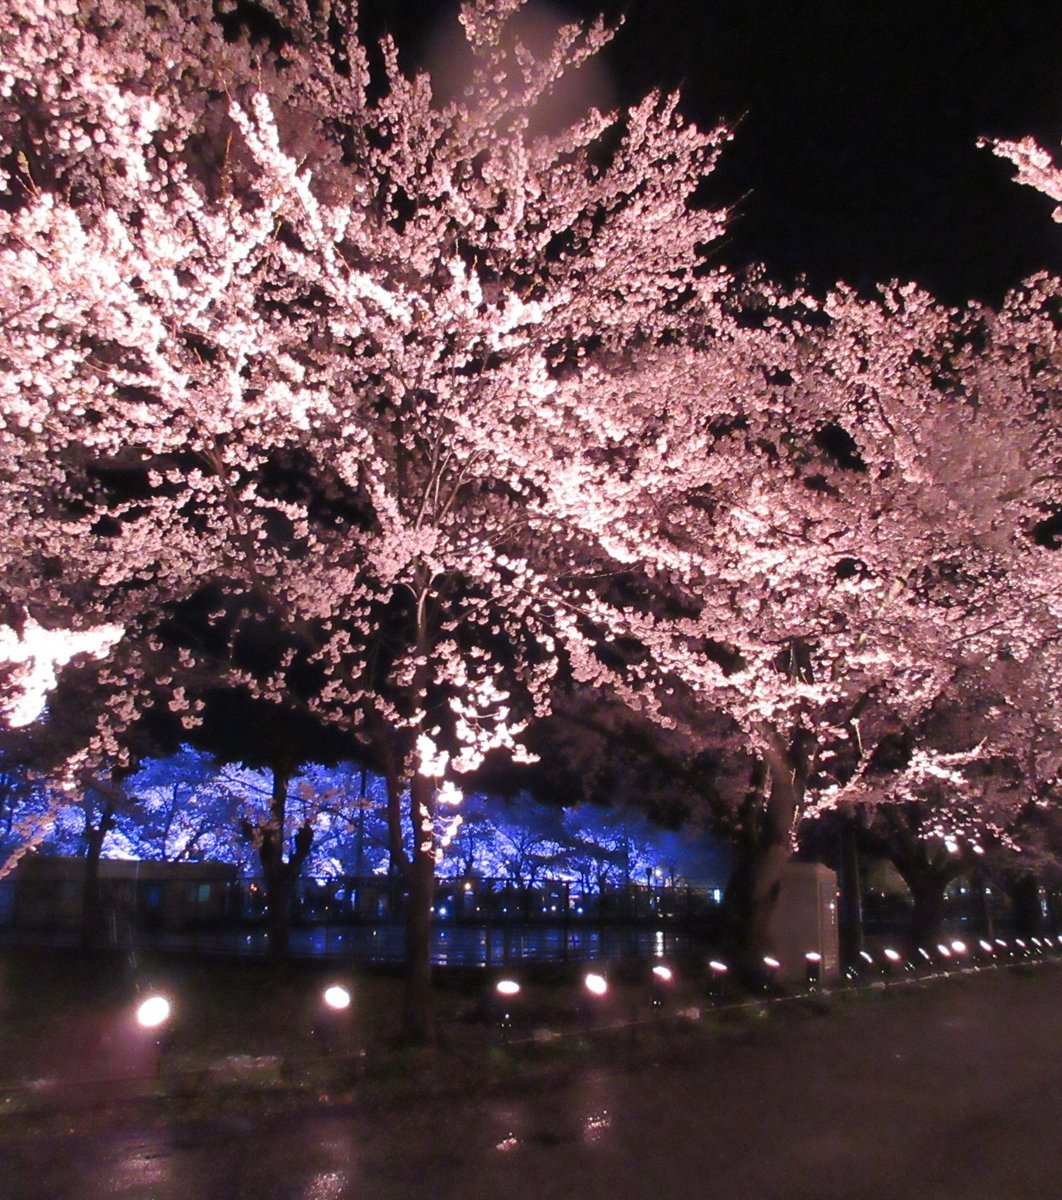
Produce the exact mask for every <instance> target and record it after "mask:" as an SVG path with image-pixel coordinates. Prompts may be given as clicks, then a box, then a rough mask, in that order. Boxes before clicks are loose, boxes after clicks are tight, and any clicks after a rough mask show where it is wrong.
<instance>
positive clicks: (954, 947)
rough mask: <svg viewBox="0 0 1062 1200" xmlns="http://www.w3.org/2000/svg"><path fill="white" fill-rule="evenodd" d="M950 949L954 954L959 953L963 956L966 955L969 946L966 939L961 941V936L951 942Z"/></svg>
mask: <svg viewBox="0 0 1062 1200" xmlns="http://www.w3.org/2000/svg"><path fill="white" fill-rule="evenodd" d="M950 949H951V952H952V953H953V954H958V955H959V956H960V957H961V956H962V955H964V954H965V953H966V950H967V946H966V943H965V942H964V941H961V940H960V939H959V938H956V939H955V941H953V942H952V943H951V947H950Z"/></svg>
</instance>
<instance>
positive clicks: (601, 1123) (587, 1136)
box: [583, 1108, 612, 1142]
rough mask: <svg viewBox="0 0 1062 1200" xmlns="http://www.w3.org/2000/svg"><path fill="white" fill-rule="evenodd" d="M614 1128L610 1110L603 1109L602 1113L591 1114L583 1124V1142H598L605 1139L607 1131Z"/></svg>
mask: <svg viewBox="0 0 1062 1200" xmlns="http://www.w3.org/2000/svg"><path fill="white" fill-rule="evenodd" d="M611 1128H612V1118H611V1117H610V1116H609V1115H608V1109H607V1108H603V1109H601V1110H600V1112H592V1113H590V1114H589V1115H588V1116H587V1118H586V1120H585V1121H584V1122H583V1141H584V1142H598V1141H600V1140H601V1138H602V1137H604V1135H605V1132H606V1130H608V1129H611Z"/></svg>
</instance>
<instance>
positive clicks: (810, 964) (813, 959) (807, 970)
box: [804, 950, 822, 987]
mask: <svg viewBox="0 0 1062 1200" xmlns="http://www.w3.org/2000/svg"><path fill="white" fill-rule="evenodd" d="M804 982H805V983H806V984H807V985H808V987H818V986H819V984H821V983H822V955H821V954H820V953H819V952H818V951H817V950H809V951H808V952H807V954H805V955H804Z"/></svg>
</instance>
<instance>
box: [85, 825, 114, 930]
mask: <svg viewBox="0 0 1062 1200" xmlns="http://www.w3.org/2000/svg"><path fill="white" fill-rule="evenodd" d="M113 827H114V809H113V808H112V807H111V805H110V804H105V805H104V807H103V810H102V812H101V813H100V822H99V825H98V826H94V825H93V824H92V821H91V820H90V818H89V817H87V816H86V818H85V828H84V830H83V831H82V837H83V838H84V841H85V873H84V875H83V877H82V885H81V945H82V947H83V948H84V949H86V950H88V949H91V948H92V947H94V946H97V945H99V944H101V943H102V942H103V940H104V932H105V931H104V927H103V924H104V922H103V896H102V894H101V892H100V856H101V854H102V852H103V843H104V841H105V839H106V837H107V834H108V833H109V832H110V831H111V829H112V828H113Z"/></svg>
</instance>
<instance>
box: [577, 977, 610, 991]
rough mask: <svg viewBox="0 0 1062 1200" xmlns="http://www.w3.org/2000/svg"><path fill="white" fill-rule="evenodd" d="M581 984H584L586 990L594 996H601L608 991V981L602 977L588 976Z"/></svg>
mask: <svg viewBox="0 0 1062 1200" xmlns="http://www.w3.org/2000/svg"><path fill="white" fill-rule="evenodd" d="M583 982H584V983H585V984H586V990H587V991H588V992H592V993H593V995H595V996H603V995H604V994H605V993H606V992H607V991H608V980H607V979H606V978H605V977H604V975H594V974H590V975H587V977H586V979H585V980H583Z"/></svg>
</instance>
